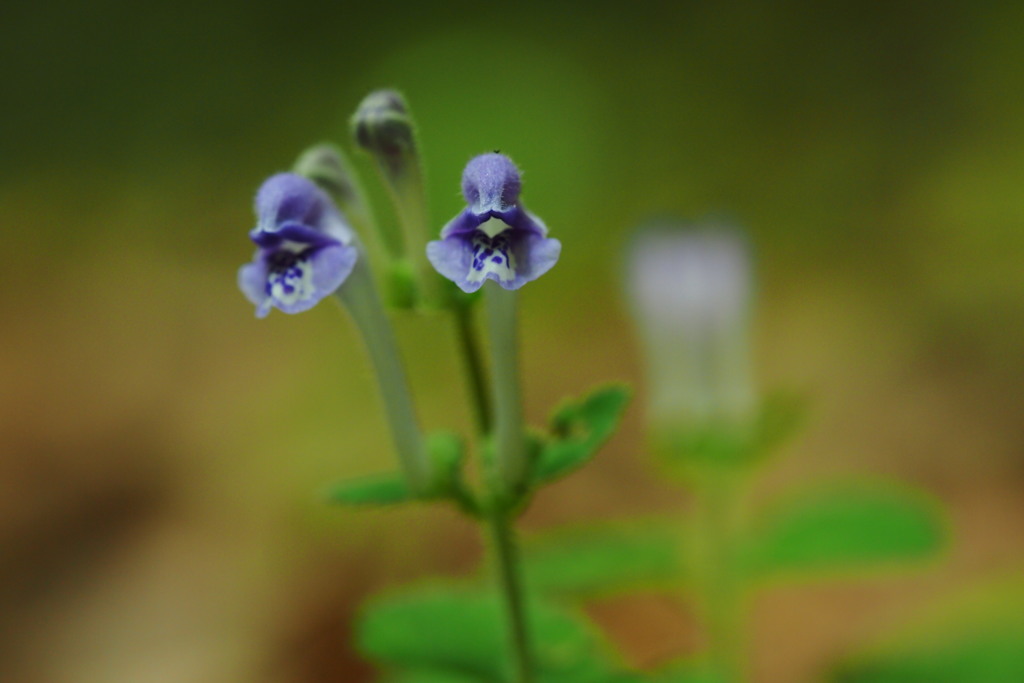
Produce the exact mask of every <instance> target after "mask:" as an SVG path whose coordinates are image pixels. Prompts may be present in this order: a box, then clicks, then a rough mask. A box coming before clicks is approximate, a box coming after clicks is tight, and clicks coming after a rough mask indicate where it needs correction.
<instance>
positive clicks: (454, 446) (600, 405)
mask: <svg viewBox="0 0 1024 683" xmlns="http://www.w3.org/2000/svg"><path fill="white" fill-rule="evenodd" d="M628 401H629V390H628V389H626V388H625V387H624V386H618V385H612V386H605V387H601V388H598V389H596V390H595V391H593V392H591V393H590V394H589V395H587V396H585V397H584V398H582V399H577V400H573V401H569V402H566V403H565V404H563V405H562V406H561V407H560V408H559V409H558V410H556V411H555V414H554V415H553V416H552V418H551V426H550V434H549V435H548V436H546V437H544V438H542V439H540V440H539V441H534V442H533V443H532V445H531V447H532V448H531V449H532V451H533V457H532V466H531V470H530V478H529V481H528V482H527V492H526V493H529V492H530V491H532V490H534V489H536V488H538V487H540V486H541V485H543V484H545V483H548V482H550V481H553V480H555V479H558V478H560V477H563V476H565V475H567V474H569V473H570V472H572V471H574V470H576V469H578V468H580V467H582V466H583V465H584V464H585V463H587V462H588V461H589V460H590V459H591V458H593V457H594V455H596V454H597V451H598V449H600V447H601V446H602V445H604V443H605V442H606V441H607V440H608V439H609V438H610V437H611V436H612V435H613V434H614V433H615V430H616V429H618V426H619V420H620V418H621V416H622V413H623V411H624V410H625V408H626V404H627V403H628ZM426 447H427V452H428V454H429V456H430V458H431V461H432V463H433V465H434V472H435V479H434V482H433V485H432V486H431V489H430V491H429V492H428V493H427V495H425V496H422V498H425V499H444V498H448V499H453V500H455V501H456V502H457V503H458V504H459V505H461V506H462V507H463V508H464V509H467V511H473V510H475V508H476V507H477V503H476V502H475V501H474V499H473V496H472V495H471V494H470V493H469V491H468V489H467V488H466V485H465V482H464V480H463V478H462V465H463V461H464V459H465V458H464V455H465V445H464V443H463V442H462V439H461V438H460V437H459V436H458V435H456V434H453V433H451V432H435V433H433V434H431V435H430V436H429V437H428V438H427V443H426ZM327 497H328V500H330V501H331V502H334V503H341V504H344V505H392V504H395V503H404V502H408V501H411V500H413V499H415V498H417V496H416V495H415V493H414V492H413V491H412V490H411V489H410V488H409V485H408V483H407V482H406V480H405V478H404V476H403V475H402V474H401V473H399V472H391V473H387V474H380V475H374V476H370V477H365V478H362V479H355V480H352V481H346V482H341V483H339V484H335V485H334V486H332V487H331V488H330V489H329V491H328V494H327Z"/></svg>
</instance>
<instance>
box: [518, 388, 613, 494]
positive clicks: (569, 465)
mask: <svg viewBox="0 0 1024 683" xmlns="http://www.w3.org/2000/svg"><path fill="white" fill-rule="evenodd" d="M628 402H629V389H627V388H626V387H625V386H622V385H608V386H605V387H600V388H598V389H595V390H594V391H592V392H591V393H590V394H589V395H587V396H585V397H584V398H582V399H576V400H573V401H567V402H566V403H564V404H563V405H562V406H561V407H559V408H558V409H557V410H556V411H555V413H554V415H552V416H551V424H550V429H551V433H550V435H549V436H548V438H547V439H546V440H545V441H544V442H543V443H542V445H541V447H540V450H539V452H538V454H537V456H536V459H535V461H534V463H533V468H532V470H531V480H532V482H533V484H534V485H535V486H539V485H541V484H545V483H547V482H550V481H553V480H555V479H558V478H560V477H564V476H565V475H567V474H569V473H570V472H572V471H574V470H576V469H579V468H580V467H582V466H583V465H584V464H586V463H587V462H588V461H589V460H590V459H591V458H593V457H594V455H596V454H597V451H598V449H600V448H601V446H603V445H604V443H605V442H606V441H607V440H608V439H609V438H611V436H612V435H613V434H614V433H615V431H616V430H617V429H618V428H619V421H620V419H621V418H622V413H623V412H624V411H625V409H626V404H627V403H628Z"/></svg>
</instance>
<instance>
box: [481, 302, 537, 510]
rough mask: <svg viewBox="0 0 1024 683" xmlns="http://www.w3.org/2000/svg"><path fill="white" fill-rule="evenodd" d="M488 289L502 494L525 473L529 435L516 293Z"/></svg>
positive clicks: (497, 464)
mask: <svg viewBox="0 0 1024 683" xmlns="http://www.w3.org/2000/svg"><path fill="white" fill-rule="evenodd" d="M487 289H488V291H487V292H485V296H484V302H485V315H486V320H487V331H488V337H489V338H490V360H491V397H492V404H493V406H494V428H493V437H494V441H493V446H494V474H495V479H496V481H497V484H498V486H499V488H500V490H501V492H502V493H512V492H514V491H516V490H517V489H518V487H519V486H520V484H522V482H523V478H524V475H525V473H526V464H527V463H526V435H525V433H524V430H523V400H522V393H521V391H520V386H519V354H518V333H517V329H516V303H517V302H516V298H517V297H516V293H515V292H514V291H509V290H505V289H502V288H500V287H496V286H494V285H491V286H490V287H488V288H487Z"/></svg>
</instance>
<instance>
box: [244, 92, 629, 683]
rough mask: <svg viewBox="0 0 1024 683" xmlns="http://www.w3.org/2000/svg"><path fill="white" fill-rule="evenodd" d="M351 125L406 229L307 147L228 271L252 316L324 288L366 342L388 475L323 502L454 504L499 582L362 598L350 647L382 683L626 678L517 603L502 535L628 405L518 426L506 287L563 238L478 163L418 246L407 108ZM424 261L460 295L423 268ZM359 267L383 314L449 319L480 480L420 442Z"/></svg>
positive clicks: (374, 102)
mask: <svg viewBox="0 0 1024 683" xmlns="http://www.w3.org/2000/svg"><path fill="white" fill-rule="evenodd" d="M352 127H353V133H354V136H355V138H356V142H357V144H358V145H359V146H360V147H362V148H363V149H364V150H366V151H367V152H369V153H370V154H371V156H372V157H373V159H374V160H375V162H376V164H377V166H378V168H379V169H380V171H381V175H382V178H383V179H384V181H385V183H386V184H387V185H388V188H389V190H390V196H391V198H392V200H393V201H394V203H395V208H396V214H397V215H398V217H399V221H400V223H401V224H402V228H403V229H402V230H397V229H394V228H387V227H385V228H383V229H382V228H381V226H379V225H378V224H376V222H375V221H374V218H373V213H372V212H371V211H370V208H369V204H368V203H367V201H366V199H365V196H364V195H363V192H362V189H361V184H360V183H359V182H358V180H357V179H356V178H355V176H354V174H353V171H352V166H351V164H349V163H348V161H347V160H346V159H345V157H344V155H343V153H342V152H341V151H340V150H339V149H338V148H336V147H333V146H331V145H317V146H315V147H313V148H310V149H309V150H307V151H306V152H305V153H303V154H302V155H301V156H300V157H299V160H298V161H297V163H296V165H295V172H294V173H286V174H280V175H277V176H274V177H272V178H271V179H270V180H268V181H267V182H266V183H265V184H264V187H263V188H262V189H261V191H260V193H259V195H258V197H257V213H258V216H259V225H258V226H257V228H256V229H255V230H253V231H252V234H251V235H252V239H253V240H254V241H255V242H256V244H257V245H258V246H259V247H260V250H259V251H257V254H256V259H255V261H254V262H253V263H251V264H249V265H247V266H244V267H243V268H242V270H241V271H240V275H239V284H240V286H241V288H242V290H243V292H244V293H245V294H246V296H248V297H249V298H250V300H252V301H253V303H254V304H256V305H257V314H258V315H259V316H260V317H262V316H264V315H266V314H267V313H268V312H269V310H270V308H271V307H276V308H279V309H280V310H282V311H284V312H285V313H298V312H300V311H304V310H308V309H309V308H311V307H312V306H314V305H315V304H316V303H317V302H318V301H320V300H321V299H322V298H324V297H325V296H327V295H328V294H331V293H334V294H335V295H336V296H337V298H338V299H339V300H340V301H341V302H342V304H343V305H344V307H345V308H346V310H347V311H348V312H349V314H350V315H351V317H352V319H353V321H354V322H355V324H356V326H357V327H358V328H359V330H360V332H361V334H362V336H363V339H364V341H365V345H366V348H367V352H368V354H369V356H370V358H371V361H372V363H373V366H374V369H375V370H376V374H377V378H378V382H379V386H380V391H381V396H382V398H383V403H384V407H385V413H386V415H387V417H388V423H389V425H390V428H391V432H392V440H393V442H394V446H395V450H396V452H397V453H398V455H399V460H400V462H401V464H402V472H401V473H395V474H386V475H381V476H376V477H371V478H365V479H360V480H356V481H349V482H345V483H342V484H339V485H336V486H334V487H333V488H332V489H331V490H330V493H329V497H330V499H331V500H332V501H334V502H336V503H341V504H346V505H388V504H396V503H403V502H412V501H420V502H426V501H431V502H448V503H451V504H453V505H455V506H456V507H457V509H458V510H460V511H461V512H463V513H464V514H465V515H467V516H468V517H470V518H471V519H473V520H475V521H477V522H479V523H480V524H481V526H482V528H483V529H485V530H486V533H487V535H488V537H489V540H490V545H491V548H492V553H491V555H492V557H493V562H492V565H493V570H494V573H495V574H496V577H497V581H496V585H497V591H495V590H494V589H487V588H483V587H481V586H479V585H476V584H475V583H470V584H467V585H463V586H449V587H441V586H437V587H432V588H430V589H429V590H427V591H423V590H420V591H413V592H407V593H404V594H402V595H399V596H393V597H390V598H386V599H379V600H376V601H374V602H373V603H371V605H370V606H369V607H368V608H367V610H366V612H365V615H364V618H363V620H362V621H361V623H360V627H359V641H360V646H361V648H362V649H363V651H364V652H365V653H366V654H367V655H368V656H369V657H371V658H372V659H374V660H375V661H377V662H379V663H381V664H382V665H383V666H384V667H386V668H387V669H388V671H389V673H390V674H392V675H394V676H396V678H394V679H393V680H400V681H407V682H409V681H498V680H501V681H511V682H513V683H528V682H531V681H541V680H543V681H554V680H558V681H581V682H582V681H589V682H593V683H598V682H600V681H626V680H630V679H629V678H627V676H628V675H627V674H625V673H623V672H622V671H621V667H620V666H619V665H618V664H617V663H616V662H615V661H614V659H613V658H609V657H607V656H606V651H607V648H606V646H605V645H604V644H603V643H602V642H601V640H600V639H599V638H598V637H597V636H596V635H595V634H594V633H593V631H592V629H590V628H589V627H588V626H587V625H586V624H585V623H584V622H583V621H582V620H581V619H580V618H579V617H578V616H576V615H574V614H572V613H571V612H567V611H565V610H562V609H559V608H557V607H554V606H552V605H550V604H548V603H547V602H546V601H545V600H543V599H541V598H540V597H539V596H528V595H526V593H525V591H524V589H523V584H522V576H521V575H522V568H521V563H520V559H519V553H518V547H517V543H516V539H515V534H514V530H513V526H514V521H515V519H516V517H517V516H518V515H519V514H520V513H521V512H522V510H523V509H524V508H525V507H526V505H527V504H528V503H529V501H530V498H531V497H532V496H533V495H534V494H535V493H536V492H537V491H538V490H539V489H540V488H541V487H542V486H544V485H546V484H547V483H549V482H551V481H553V480H555V479H557V478H559V477H562V476H564V475H566V474H568V473H569V472H571V471H573V470H574V469H576V468H577V467H579V466H581V465H583V464H584V463H585V462H587V461H588V460H589V459H590V458H591V457H592V456H593V455H594V454H595V453H596V452H597V450H598V449H599V448H600V447H601V445H602V444H603V443H604V442H605V441H606V440H607V439H608V438H609V437H610V436H611V435H612V434H613V433H614V431H615V430H616V428H617V425H618V421H619V417H620V415H621V413H622V411H623V410H624V408H625V405H626V402H627V392H626V390H625V389H624V388H623V387H619V386H606V387H602V388H599V389H598V390H596V391H594V392H593V393H591V394H590V395H588V396H586V397H584V398H583V399H580V400H577V401H573V402H568V403H566V404H564V405H563V406H562V407H561V408H559V410H558V411H557V412H556V413H555V415H554V417H553V419H552V423H551V428H550V430H548V431H547V432H542V431H537V432H536V433H533V432H531V433H529V434H528V433H527V432H526V430H525V424H524V421H523V411H522V399H521V394H520V386H519V367H518V333H517V327H518V326H517V311H516V291H515V290H518V289H519V288H521V287H522V286H523V285H524V284H525V283H527V282H530V281H532V280H534V279H536V278H538V277H540V276H541V275H543V274H544V273H545V272H547V271H548V270H550V269H551V268H552V267H553V266H554V265H555V263H556V262H557V260H558V257H559V254H560V251H561V243H560V242H558V240H555V239H551V238H548V237H547V230H546V228H545V226H544V224H543V223H542V222H541V221H540V220H539V219H538V218H537V217H536V216H534V215H533V214H530V213H529V212H527V211H526V209H525V208H523V206H522V204H521V202H520V200H519V194H520V190H521V182H520V176H519V171H518V169H517V168H516V166H515V165H514V164H513V163H512V161H511V160H510V159H508V157H505V156H503V155H500V154H498V153H491V154H484V155H481V156H479V157H476V158H475V159H473V160H471V161H470V162H469V164H468V165H467V166H466V170H465V173H464V175H463V180H462V187H463V193H464V195H465V197H466V201H467V208H466V209H465V210H464V211H463V212H462V213H460V214H459V215H458V216H457V217H456V218H455V219H453V220H452V221H451V222H450V223H449V224H448V225H447V226H446V227H445V228H444V230H443V231H442V233H441V239H440V240H437V241H434V242H431V243H430V244H429V246H427V245H426V244H425V242H426V240H425V234H426V232H425V230H426V227H425V226H426V217H427V210H426V206H425V200H424V194H423V186H422V169H421V168H420V158H419V154H418V150H417V146H416V142H415V125H414V123H413V121H412V117H411V115H410V113H409V110H408V107H407V105H406V104H405V101H404V100H403V98H402V97H401V96H400V95H399V94H398V93H395V92H393V91H378V92H375V93H372V94H371V95H370V96H368V97H367V98H366V100H364V102H363V103H362V104H361V105H360V107H359V109H358V111H357V112H356V114H355V115H354V116H353V119H352ZM329 195H330V196H329ZM332 198H333V201H332ZM335 202H336V203H337V205H339V206H341V207H342V208H343V209H344V211H345V212H346V213H347V214H350V215H351V217H352V219H353V220H354V221H355V222H356V223H357V225H359V227H360V228H361V229H363V230H364V231H370V232H372V233H374V234H375V235H376V236H377V237H378V238H379V242H380V244H381V246H382V249H380V250H378V251H379V253H376V254H367V253H366V252H365V250H364V249H363V248H362V245H361V243H360V242H359V241H358V240H357V239H356V237H355V235H354V233H353V232H352V231H351V230H350V229H349V228H348V225H347V223H346V222H345V219H344V218H342V213H341V211H340V210H339V209H338V208H337V207H336V206H335ZM408 245H412V248H407V246H408ZM341 255H344V258H341ZM425 257H426V258H425ZM428 259H429V263H430V264H432V265H433V266H434V267H435V268H436V269H437V271H438V272H439V273H440V274H441V275H443V276H444V277H445V278H447V279H449V280H451V281H452V282H454V283H455V284H456V285H458V287H457V288H456V287H455V286H453V285H452V284H451V283H447V282H445V281H444V280H442V279H441V278H440V277H438V276H437V275H436V274H434V273H427V272H425V271H426V268H424V267H423V266H424V264H427V263H428ZM371 260H376V261H378V264H377V265H379V266H381V267H382V269H383V272H384V273H385V274H386V275H385V278H384V279H385V282H386V283H388V285H387V286H388V287H389V297H388V302H389V303H390V304H391V305H392V307H393V308H396V309H399V310H402V311H407V312H410V311H417V312H420V313H438V312H441V311H445V312H447V313H449V314H450V315H451V316H452V320H453V321H454V322H455V325H456V330H457V333H458V334H457V338H458V339H459V343H460V352H461V356H462V357H463V359H464V365H465V368H466V376H467V386H468V389H469V397H470V402H471V404H472V405H473V407H474V415H475V418H476V428H477V429H476V431H477V434H476V437H477V438H476V439H475V450H476V451H477V453H478V454H479V455H480V456H481V459H482V467H481V468H480V471H481V474H482V476H481V481H479V482H473V481H470V480H468V478H467V477H466V475H465V473H464V465H465V460H466V458H465V453H466V450H467V448H466V443H465V440H464V439H463V438H462V437H460V436H459V435H457V434H454V433H450V432H437V433H433V434H430V435H428V436H424V435H423V433H422V431H421V430H420V427H419V423H418V420H417V417H416V412H415V408H414V404H413V400H412V397H411V395H410V392H409V387H408V382H407V380H406V377H405V372H404V370H403V366H402V362H401V358H400V356H399V350H398V346H397V344H396V341H395V338H394V334H393V332H392V329H391V325H390V322H389V320H388V317H387V315H386V312H385V308H384V303H383V302H382V300H381V298H380V297H379V296H378V294H377V287H376V283H375V280H374V277H373V275H372V270H371V263H370V261H371ZM488 281H494V282H495V283H496V284H491V285H488V286H486V289H485V291H484V292H483V294H484V295H485V296H484V297H483V298H484V299H485V301H486V323H487V324H486V328H487V331H488V336H489V342H490V343H489V360H490V363H489V369H490V373H489V376H488V373H487V372H485V368H484V364H483V361H482V358H481V354H480V351H479V349H480V345H479V342H478V340H477V338H476V327H475V325H474V321H473V309H474V307H475V306H476V304H477V302H478V301H479V299H480V298H481V297H480V296H479V295H478V294H476V292H477V290H479V289H481V288H482V287H484V286H485V284H486V283H487V282H488ZM441 285H443V287H441ZM460 290H461V291H460ZM502 623H504V625H502ZM503 643H504V644H503Z"/></svg>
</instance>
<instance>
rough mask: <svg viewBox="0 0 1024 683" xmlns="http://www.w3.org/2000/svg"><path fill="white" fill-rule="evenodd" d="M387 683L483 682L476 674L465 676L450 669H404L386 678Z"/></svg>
mask: <svg viewBox="0 0 1024 683" xmlns="http://www.w3.org/2000/svg"><path fill="white" fill-rule="evenodd" d="M386 682H387V683H485V681H484V680H483V679H482V678H480V677H478V676H465V675H463V674H458V673H452V672H450V671H433V670H430V669H427V670H424V671H405V672H403V673H400V674H398V675H395V676H392V677H390V678H387V679H386Z"/></svg>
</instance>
